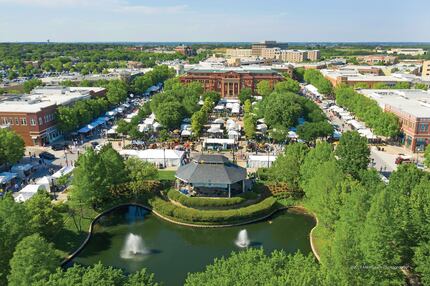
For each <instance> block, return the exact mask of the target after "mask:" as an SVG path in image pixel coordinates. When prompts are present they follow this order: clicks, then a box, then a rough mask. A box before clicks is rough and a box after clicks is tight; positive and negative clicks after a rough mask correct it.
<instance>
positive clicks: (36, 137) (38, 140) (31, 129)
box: [0, 105, 59, 146]
mask: <svg viewBox="0 0 430 286" xmlns="http://www.w3.org/2000/svg"><path fill="white" fill-rule="evenodd" d="M56 110H57V106H56V105H52V106H48V107H46V108H44V109H42V110H41V111H39V112H37V113H26V112H19V111H16V112H12V111H11V112H1V113H0V124H2V125H9V126H10V129H11V130H13V131H15V132H16V133H17V134H19V135H20V136H21V137H22V139H23V140H24V142H25V145H26V146H33V145H44V144H47V143H48V142H49V139H53V138H55V137H57V136H58V135H59V134H58V131H57V129H56V127H55V126H56V123H57V122H56V120H55V113H56Z"/></svg>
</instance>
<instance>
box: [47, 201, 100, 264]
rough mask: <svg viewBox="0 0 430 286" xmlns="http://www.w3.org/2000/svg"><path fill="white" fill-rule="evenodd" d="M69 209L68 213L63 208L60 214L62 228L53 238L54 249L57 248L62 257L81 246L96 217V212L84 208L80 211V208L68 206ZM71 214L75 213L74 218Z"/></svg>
mask: <svg viewBox="0 0 430 286" xmlns="http://www.w3.org/2000/svg"><path fill="white" fill-rule="evenodd" d="M70 208H71V209H72V210H73V211H68V210H66V208H64V211H63V212H62V215H63V218H64V227H63V228H61V229H60V230H59V231H58V233H57V234H56V235H55V236H54V237H53V242H54V245H55V248H57V249H58V250H59V251H60V252H61V255H62V256H64V257H66V256H67V255H69V254H71V253H72V252H73V251H75V250H76V249H77V248H78V247H79V246H80V245H81V244H82V242H83V241H84V240H85V238H86V237H87V235H88V229H89V227H90V223H91V221H92V220H93V219H94V217H95V216H96V215H97V212H96V211H94V210H93V209H91V208H88V207H86V206H84V207H82V210H81V208H78V207H73V206H70ZM81 211H82V218H81ZM73 212H74V213H75V215H74V216H72V215H71V213H73ZM73 217H74V218H73Z"/></svg>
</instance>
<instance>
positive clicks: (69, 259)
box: [61, 203, 320, 266]
mask: <svg viewBox="0 0 430 286" xmlns="http://www.w3.org/2000/svg"><path fill="white" fill-rule="evenodd" d="M124 206H138V207H141V208H144V209H146V210H147V211H150V212H152V213H153V214H155V215H156V216H158V217H159V218H161V219H163V220H166V221H168V222H170V223H174V224H178V225H183V226H188V227H200V228H222V227H233V226H240V225H246V224H251V223H254V222H258V221H261V220H265V219H267V218H269V217H271V216H272V215H274V214H275V213H276V212H278V211H281V210H287V209H293V210H294V209H295V210H297V211H300V212H301V213H305V214H308V215H311V216H312V217H313V218H314V219H315V222H316V224H315V226H314V227H313V228H312V230H311V232H310V234H309V237H310V244H311V249H312V253H313V254H314V256H315V257H316V258H317V260H318V261H320V257H319V255H318V253H317V252H316V249H315V246H314V243H313V237H312V233H313V231H314V229H315V228H316V227H317V226H318V218H317V217H316V216H315V214H313V213H310V212H309V211H308V210H307V209H306V208H304V207H302V206H292V207H286V206H284V207H280V208H277V209H275V210H273V211H271V212H270V213H268V214H266V215H264V216H262V217H259V218H255V219H252V220H248V221H243V222H239V223H234V224H218V225H204V224H192V223H185V222H179V221H175V220H173V219H172V218H169V217H166V216H164V215H162V214H160V213H158V212H157V211H155V210H153V209H152V208H150V207H148V206H145V205H142V204H138V203H125V204H120V205H117V206H114V207H111V208H109V209H107V210H105V211H103V212H101V213H99V214H98V215H97V216H96V217H95V218H94V219H93V221H92V222H91V223H90V227H89V229H88V234H87V237H86V238H85V240H84V241H83V242H82V244H81V245H80V246H79V248H78V249H76V250H75V251H74V252H73V253H71V254H70V255H68V256H67V257H66V258H65V259H64V260H63V262H62V263H61V266H64V265H66V264H67V263H69V262H70V261H71V260H72V259H73V258H75V257H76V256H77V255H78V254H79V253H80V252H81V251H82V249H84V247H85V246H86V245H87V243H88V242H89V241H90V239H91V236H92V234H93V229H94V225H95V224H96V222H97V221H98V220H99V219H100V218H101V217H102V216H104V215H106V214H108V213H110V212H112V211H113V210H115V209H117V208H120V207H124Z"/></svg>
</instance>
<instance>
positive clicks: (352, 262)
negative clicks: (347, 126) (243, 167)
mask: <svg viewBox="0 0 430 286" xmlns="http://www.w3.org/2000/svg"><path fill="white" fill-rule="evenodd" d="M369 155H370V151H369V149H368V147H367V144H366V140H365V139H364V138H361V137H360V135H359V134H358V133H357V132H346V133H344V134H343V136H342V137H341V140H340V142H339V145H338V146H337V148H336V149H335V150H333V149H332V146H331V145H330V144H328V143H325V142H322V143H318V144H317V145H316V148H313V149H309V148H307V147H306V146H305V145H303V144H299V143H296V144H293V145H288V146H287V148H286V151H285V154H284V155H283V156H280V157H279V158H278V159H277V160H276V161H275V163H274V164H273V166H272V168H271V169H269V178H270V180H273V181H282V182H286V183H287V185H288V186H289V188H291V189H297V190H299V191H302V192H303V196H304V201H303V203H304V205H305V206H306V207H307V208H309V209H310V210H311V211H312V212H314V213H315V214H316V216H317V217H318V220H319V225H318V228H317V229H316V230H315V231H314V243H315V245H316V246H317V249H318V252H319V254H320V256H321V266H320V268H319V269H318V270H315V271H318V273H317V274H318V275H316V276H318V277H319V278H318V281H317V283H312V285H404V284H405V280H406V279H407V277H406V276H405V273H404V271H403V269H406V268H408V267H411V268H412V272H414V273H416V274H418V275H419V277H420V279H421V282H422V284H423V285H428V284H429V283H430V271H429V269H430V236H429V234H430V229H429V225H428V221H429V219H430V215H429V214H430V197H429V192H428V190H429V188H430V176H429V174H428V173H426V172H424V171H421V170H419V169H417V168H416V166H415V165H413V164H404V165H400V166H399V167H398V169H397V171H395V172H394V173H393V174H392V175H391V176H390V181H389V183H388V184H387V185H385V184H384V183H382V182H381V180H380V177H379V174H378V172H377V171H376V170H375V169H367V166H368V164H369V161H370V159H369Z"/></svg>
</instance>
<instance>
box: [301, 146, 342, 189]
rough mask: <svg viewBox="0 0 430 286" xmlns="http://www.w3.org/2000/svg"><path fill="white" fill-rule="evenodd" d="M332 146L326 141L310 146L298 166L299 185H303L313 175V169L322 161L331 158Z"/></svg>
mask: <svg viewBox="0 0 430 286" xmlns="http://www.w3.org/2000/svg"><path fill="white" fill-rule="evenodd" d="M333 159H334V154H333V147H332V146H331V144H329V143H327V142H319V143H317V144H316V146H315V148H311V149H310V150H309V152H308V154H307V155H306V157H305V159H304V161H303V164H302V165H301V166H300V178H301V179H300V185H301V186H302V188H303V186H304V185H306V184H307V183H308V181H309V180H310V179H311V178H312V177H313V176H314V173H315V171H316V170H317V169H318V168H319V166H321V165H322V164H323V163H325V162H327V161H330V160H333Z"/></svg>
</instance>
